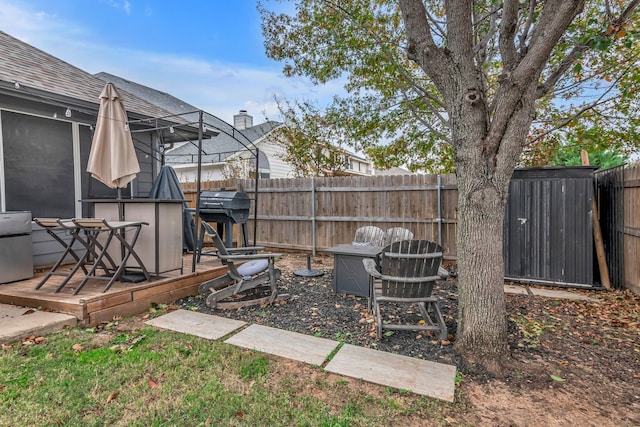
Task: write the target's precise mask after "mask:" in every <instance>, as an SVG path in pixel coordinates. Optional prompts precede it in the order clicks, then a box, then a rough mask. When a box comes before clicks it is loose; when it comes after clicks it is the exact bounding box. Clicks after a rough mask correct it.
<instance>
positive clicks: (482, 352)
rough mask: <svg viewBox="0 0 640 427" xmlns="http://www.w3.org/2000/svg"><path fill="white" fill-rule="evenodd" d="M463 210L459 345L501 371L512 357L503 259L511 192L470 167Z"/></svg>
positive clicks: (461, 197) (462, 186)
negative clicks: (505, 215) (504, 234)
mask: <svg viewBox="0 0 640 427" xmlns="http://www.w3.org/2000/svg"><path fill="white" fill-rule="evenodd" d="M481 175H484V178H480V179H478V177H479V176H481ZM458 209H459V217H458V218H459V220H458V226H457V230H456V234H457V236H456V240H457V251H458V272H459V275H458V327H457V335H456V349H457V350H458V351H459V352H460V353H461V354H462V355H463V356H464V357H465V358H466V359H468V360H469V361H471V362H475V363H479V364H482V365H484V366H485V367H487V368H488V369H489V370H491V371H493V372H494V373H499V372H500V371H501V368H502V364H503V362H504V360H505V357H506V356H507V355H508V347H507V318H506V307H505V301H504V286H503V284H504V264H503V262H502V240H503V228H502V227H503V220H504V210H505V195H504V194H502V191H500V188H499V187H496V186H495V185H494V182H492V176H491V174H489V175H487V174H482V173H475V174H474V173H469V171H468V172H467V174H466V175H459V177H458Z"/></svg>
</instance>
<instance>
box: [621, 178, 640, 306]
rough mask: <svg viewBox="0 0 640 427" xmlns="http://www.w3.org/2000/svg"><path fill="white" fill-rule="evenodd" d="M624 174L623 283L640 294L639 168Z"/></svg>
mask: <svg viewBox="0 0 640 427" xmlns="http://www.w3.org/2000/svg"><path fill="white" fill-rule="evenodd" d="M624 172H625V173H624V265H625V269H624V276H625V277H624V282H625V287H626V288H627V289H631V290H632V291H633V292H634V293H636V294H640V262H639V260H638V257H639V256H640V255H639V254H640V167H635V168H631V169H625V171H624Z"/></svg>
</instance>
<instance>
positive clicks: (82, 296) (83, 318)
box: [0, 254, 227, 326]
mask: <svg viewBox="0 0 640 427" xmlns="http://www.w3.org/2000/svg"><path fill="white" fill-rule="evenodd" d="M191 266H192V254H188V255H185V256H184V257H183V273H182V274H181V273H180V270H176V271H171V272H168V273H164V274H162V275H161V276H160V277H157V278H152V280H151V281H150V282H141V283H124V282H115V283H114V284H113V286H111V288H110V289H109V290H108V291H107V292H104V293H103V292H102V289H103V288H104V286H105V282H104V281H101V280H90V281H88V282H87V284H86V285H85V286H84V287H83V288H82V290H81V291H80V293H79V294H78V295H73V291H74V290H75V288H76V286H77V285H78V284H79V283H80V281H81V280H82V279H83V277H84V276H83V274H82V272H78V273H76V274H75V275H74V277H73V278H72V279H71V280H70V281H69V283H67V285H66V286H65V287H64V288H62V290H61V291H60V292H58V293H56V292H54V290H55V288H56V287H57V285H58V284H59V283H61V281H62V278H61V277H59V276H52V277H50V278H49V280H48V281H47V282H46V283H45V284H44V285H43V286H42V287H41V288H40V289H38V290H35V287H36V285H37V284H38V283H40V281H41V280H42V278H43V277H44V275H45V273H46V271H43V272H37V273H36V274H35V276H34V277H33V278H32V279H29V280H22V281H19V282H13V283H6V284H0V303H4V304H13V305H20V306H25V307H40V308H43V309H47V310H52V311H57V312H60V313H67V314H71V315H73V316H75V317H76V318H77V319H78V323H79V324H81V325H83V326H95V325H98V324H100V323H102V322H108V321H111V320H113V318H114V317H121V316H129V315H133V314H138V313H142V312H144V311H146V310H148V309H149V308H150V307H151V306H152V304H164V303H169V302H172V301H175V300H177V299H180V298H183V297H186V296H190V295H196V294H197V293H198V285H199V284H200V283H202V282H204V281H206V280H210V279H213V278H214V277H218V276H221V275H223V274H225V273H226V270H227V268H226V267H224V266H222V265H221V264H220V262H219V261H218V260H217V258H214V257H203V258H202V262H200V263H198V264H197V265H196V271H195V273H192V272H191V270H192V268H191ZM70 268H71V266H69V269H70Z"/></svg>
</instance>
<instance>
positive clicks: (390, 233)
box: [380, 227, 413, 247]
mask: <svg viewBox="0 0 640 427" xmlns="http://www.w3.org/2000/svg"><path fill="white" fill-rule="evenodd" d="M411 239H413V232H412V231H411V230H407V229H406V228H402V227H392V228H390V229H388V230H387V231H385V232H384V237H383V238H382V245H380V246H383V247H386V246H389V245H390V244H392V243H394V242H399V241H401V240H411Z"/></svg>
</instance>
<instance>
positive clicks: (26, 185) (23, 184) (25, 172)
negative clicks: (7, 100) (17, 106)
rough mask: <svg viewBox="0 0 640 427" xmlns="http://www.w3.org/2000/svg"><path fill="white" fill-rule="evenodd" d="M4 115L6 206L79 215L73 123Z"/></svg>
mask: <svg viewBox="0 0 640 427" xmlns="http://www.w3.org/2000/svg"><path fill="white" fill-rule="evenodd" d="M0 119H1V120H2V148H3V155H4V181H5V203H6V209H7V210H10V211H21V210H25V211H31V213H32V215H33V216H34V217H39V216H40V217H60V218H70V217H73V216H75V201H76V195H75V192H74V163H73V133H72V125H71V123H69V122H66V121H60V120H53V119H48V118H44V117H36V116H30V115H26V114H20V113H14V112H9V111H2V112H0Z"/></svg>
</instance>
